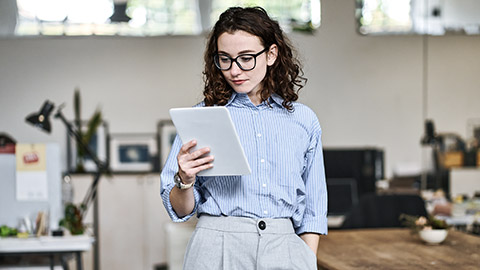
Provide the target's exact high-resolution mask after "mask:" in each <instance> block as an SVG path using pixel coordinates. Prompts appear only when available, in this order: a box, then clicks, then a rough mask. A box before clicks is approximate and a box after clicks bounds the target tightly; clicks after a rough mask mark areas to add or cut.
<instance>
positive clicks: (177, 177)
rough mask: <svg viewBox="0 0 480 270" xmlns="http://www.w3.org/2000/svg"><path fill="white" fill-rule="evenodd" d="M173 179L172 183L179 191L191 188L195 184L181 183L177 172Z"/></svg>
mask: <svg viewBox="0 0 480 270" xmlns="http://www.w3.org/2000/svg"><path fill="white" fill-rule="evenodd" d="M173 179H174V182H175V186H176V187H177V188H179V189H189V188H191V187H193V185H194V184H195V182H192V183H190V184H184V183H183V182H182V178H180V175H179V174H178V172H177V173H176V174H175V176H174V177H173Z"/></svg>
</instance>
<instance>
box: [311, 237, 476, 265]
mask: <svg viewBox="0 0 480 270" xmlns="http://www.w3.org/2000/svg"><path fill="white" fill-rule="evenodd" d="M317 260H318V267H319V269H342V270H348V269H435V270H437V269H475V270H478V269H480V237H478V236H474V235H470V234H466V233H462V232H458V231H454V230H451V231H449V233H448V236H447V239H446V240H445V241H444V242H443V243H442V244H440V245H427V244H424V243H423V242H422V241H421V240H420V238H418V236H417V235H412V234H410V231H409V230H408V229H361V230H336V231H335V230H333V231H330V232H329V234H328V235H327V236H322V237H321V239H320V244H319V248H318V252H317Z"/></svg>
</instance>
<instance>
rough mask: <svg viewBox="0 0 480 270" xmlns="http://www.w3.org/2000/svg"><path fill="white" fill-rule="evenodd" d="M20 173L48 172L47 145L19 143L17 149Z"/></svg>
mask: <svg viewBox="0 0 480 270" xmlns="http://www.w3.org/2000/svg"><path fill="white" fill-rule="evenodd" d="M15 153H16V159H17V172H18V171H46V170H47V162H46V158H47V153H46V146H45V144H38V143H37V144H23V143H19V144H17V145H16V149H15Z"/></svg>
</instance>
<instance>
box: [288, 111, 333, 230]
mask: <svg viewBox="0 0 480 270" xmlns="http://www.w3.org/2000/svg"><path fill="white" fill-rule="evenodd" d="M312 126H313V128H312V133H311V134H312V136H311V140H310V145H309V148H308V150H307V153H306V155H305V160H306V168H305V171H304V173H303V175H302V177H303V180H304V182H305V192H306V196H305V200H306V202H305V213H304V216H303V220H302V223H301V225H300V227H298V228H296V233H297V234H302V233H308V232H310V233H319V234H327V233H328V224H327V185H326V179H325V168H324V163H323V148H322V140H321V135H322V129H321V127H320V124H319V122H318V119H316V118H315V121H314V123H313V125H312Z"/></svg>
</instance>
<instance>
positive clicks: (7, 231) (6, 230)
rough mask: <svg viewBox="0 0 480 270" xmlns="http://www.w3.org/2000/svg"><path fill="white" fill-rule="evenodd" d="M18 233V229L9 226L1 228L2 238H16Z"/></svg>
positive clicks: (0, 234) (0, 235)
mask: <svg viewBox="0 0 480 270" xmlns="http://www.w3.org/2000/svg"><path fill="white" fill-rule="evenodd" d="M17 233H18V231H17V229H15V228H11V227H8V226H7V225H2V226H1V227H0V237H8V236H16V235H17Z"/></svg>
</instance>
